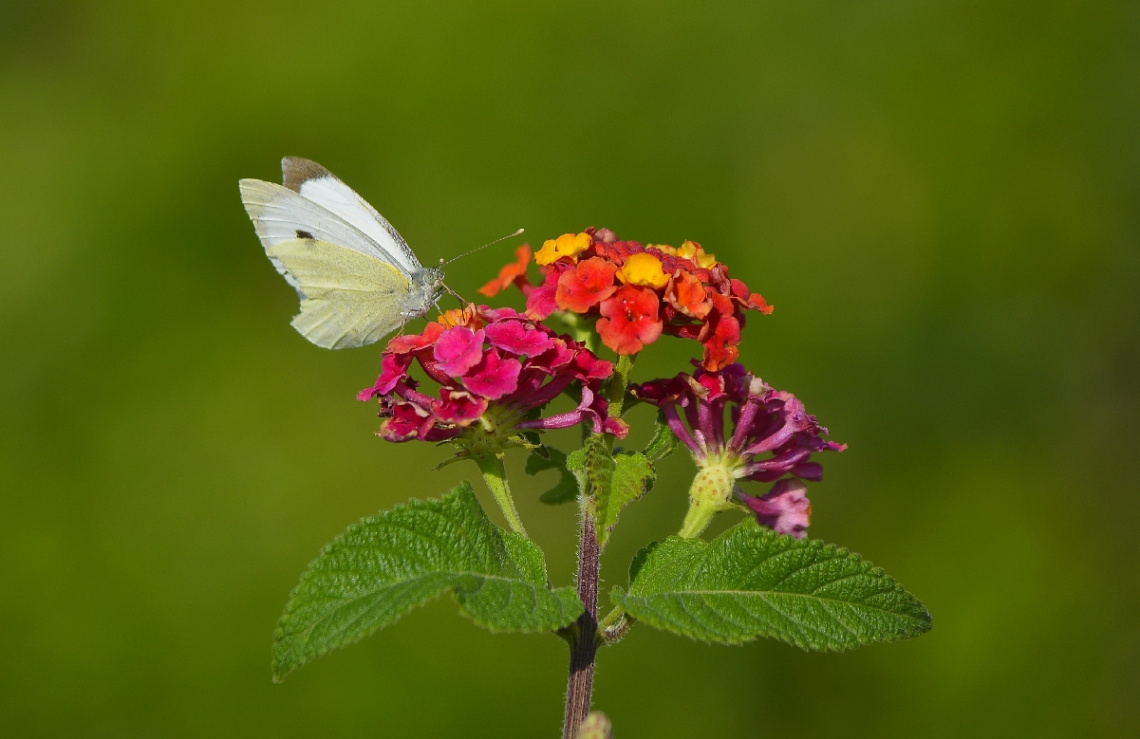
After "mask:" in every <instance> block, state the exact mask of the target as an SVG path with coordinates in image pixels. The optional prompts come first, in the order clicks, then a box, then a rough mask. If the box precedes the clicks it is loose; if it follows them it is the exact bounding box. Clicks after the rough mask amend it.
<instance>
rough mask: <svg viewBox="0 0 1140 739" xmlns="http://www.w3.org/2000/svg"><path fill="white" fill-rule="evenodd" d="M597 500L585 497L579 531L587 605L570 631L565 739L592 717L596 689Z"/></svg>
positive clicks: (581, 581)
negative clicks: (591, 704)
mask: <svg viewBox="0 0 1140 739" xmlns="http://www.w3.org/2000/svg"><path fill="white" fill-rule="evenodd" d="M593 508H594V506H593V501H592V500H590V499H588V498H583V505H582V512H581V526H580V527H579V531H578V535H579V538H578V597H579V598H581V599H582V604H583V605H584V606H586V610H585V612H583V613H582V615H581V616H579V617H578V623H576V624H575V625H574V626H573V627H571V629H570V634H569V641H570V676H569V678H568V679H567V682H566V716H565V719H564V721H563V723H562V739H574V738H575V737H576V736H577V734H578V727H579V726H581V725H582V722H583V721H585V720H586V717H587V716H588V715H589V714H590V694H591V692H593V689H594V657H595V655H596V654H597V652H598V530H597V526H596V524H595V512H594V510H593Z"/></svg>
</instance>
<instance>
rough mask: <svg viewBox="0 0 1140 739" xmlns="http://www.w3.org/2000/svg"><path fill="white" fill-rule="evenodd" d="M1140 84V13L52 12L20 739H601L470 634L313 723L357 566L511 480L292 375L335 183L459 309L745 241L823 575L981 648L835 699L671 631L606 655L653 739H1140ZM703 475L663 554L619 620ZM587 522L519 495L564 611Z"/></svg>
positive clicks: (15, 101)
mask: <svg viewBox="0 0 1140 739" xmlns="http://www.w3.org/2000/svg"><path fill="white" fill-rule="evenodd" d="M1138 79H1140V8H1138V6H1137V4H1136V3H1127V2H1118V3H1108V2H1106V3H1085V2H1077V1H1076V0H1073V1H1072V2H1039V3H1033V4H1023V3H967V2H929V3H908V2H877V3H813V2H806V3H805V2H795V3H793V2H786V3H778V4H774V3H702V4H696V3H684V2H656V3H649V2H640V3H630V2H605V3H601V2H576V3H559V4H548V5H547V4H535V3H523V2H513V3H510V2H492V3H455V2H452V3H423V4H414V3H389V2H375V1H373V2H356V3H328V4H322V3H299V2H282V1H281V0H277V1H276V2H210V1H205V2H204V1H202V0H199V1H198V2H193V3H187V2H165V3H145V2H112V1H108V2H98V3H96V2H44V3H31V2H11V1H8V2H4V3H3V4H2V5H0V162H2V163H3V169H4V171H5V172H7V176H5V177H4V181H3V183H2V184H0V222H2V223H3V224H4V225H5V227H6V236H5V237H4V238H3V239H2V246H0V250H2V251H0V254H2V257H3V272H4V283H3V284H4V287H3V289H2V290H0V307H2V308H3V310H2V312H0V340H2V345H3V361H2V362H0V409H2V410H0V490H2V498H0V559H2V561H3V562H4V566H3V568H2V569H0V629H2V631H3V634H4V635H5V638H6V639H7V641H6V643H7V646H6V647H5V648H4V649H3V658H0V723H2V725H3V726H4V727H5V731H4V733H5V734H6V735H8V736H19V737H40V736H44V737H48V736H75V737H81V736H82V737H85V736H99V737H200V736H213V737H229V736H234V737H257V736H274V737H310V736H335V737H374V736H472V737H474V736H487V737H503V736H536V737H538V736H556V735H557V732H558V729H559V724H560V720H561V711H562V695H563V690H564V681H565V668H566V654H565V651H566V650H565V647H564V645H563V644H562V643H561V642H560V641H559V640H557V639H555V638H553V637H550V636H494V635H491V634H488V633H486V632H483V631H480V630H478V629H477V628H475V627H474V626H473V625H472V624H471V623H470V622H469V621H467V620H464V619H462V618H460V617H459V616H457V615H456V612H455V607H454V605H453V604H452V603H451V602H450V601H449V600H448V599H444V600H441V601H439V602H436V603H433V604H432V605H430V606H429V607H427V608H425V609H423V610H421V611H419V612H416V613H415V614H412V615H411V616H409V617H407V618H405V619H404V620H403V621H401V622H400V623H398V624H397V625H395V626H393V627H391V628H389V629H387V630H384V631H382V632H380V633H379V634H377V635H375V636H373V637H372V638H370V639H368V640H366V641H365V642H363V643H362V644H360V645H358V646H356V647H353V648H351V649H347V650H344V651H341V652H338V653H335V654H333V655H330V656H328V657H326V658H324V659H322V660H320V661H318V662H316V663H315V664H313V665H310V666H307V667H305V668H304V669H302V670H300V671H299V672H297V673H296V674H294V675H292V676H291V677H290V678H289V679H288V680H287V681H286V682H285V683H284V684H283V685H273V684H272V683H271V682H270V673H269V652H270V650H269V644H270V638H271V634H272V631H273V626H274V623H275V620H276V618H277V616H278V614H279V613H280V609H281V607H282V605H283V604H284V602H285V598H286V596H287V594H288V593H289V590H290V589H291V588H292V586H293V585H294V584H295V582H296V580H297V577H298V575H299V573H300V572H301V570H302V568H304V566H305V565H306V564H307V563H308V561H309V560H310V559H311V558H312V557H313V556H314V555H315V554H316V553H317V551H318V550H319V548H320V547H321V546H322V545H323V544H324V543H325V542H327V541H328V540H330V539H331V538H332V537H333V536H335V535H336V534H337V533H338V532H340V531H341V530H342V529H344V528H345V527H346V526H347V525H348V524H349V523H351V522H353V521H355V520H356V519H358V518H359V517H361V516H363V515H366V514H369V513H373V512H376V511H378V510H381V509H387V508H389V507H391V506H392V505H394V504H396V503H398V502H400V501H403V500H405V499H407V498H409V497H412V496H420V497H424V496H431V495H436V494H438V493H441V492H443V491H444V490H446V489H447V488H449V487H450V486H451V485H452V484H454V483H455V482H456V481H457V480H458V479H461V478H463V477H470V478H473V479H477V475H476V471H475V469H474V467H473V466H470V467H467V468H464V467H463V466H460V465H456V466H452V467H448V468H446V469H444V470H442V471H439V472H433V471H430V470H431V467H432V466H433V465H434V464H435V463H437V462H438V461H440V460H441V459H443V458H444V456H445V455H446V454H447V453H448V452H447V450H446V449H437V448H435V447H432V446H430V445H426V444H407V445H403V446H398V447H397V446H393V445H388V444H385V443H383V442H381V441H380V440H378V439H376V438H375V437H374V436H373V435H372V432H373V431H374V430H375V428H376V427H377V421H376V419H375V417H374V408H373V407H371V406H365V405H363V404H360V403H357V402H356V401H355V400H354V399H353V396H354V393H355V392H356V391H357V390H359V389H360V388H362V387H365V386H366V385H369V384H371V382H372V380H373V379H374V377H375V375H376V373H377V370H378V360H379V350H378V349H377V348H376V347H372V348H369V349H364V350H355V351H346V352H329V351H325V350H321V349H318V348H316V347H314V346H311V345H309V344H308V343H307V342H305V341H304V340H303V339H302V338H301V337H300V336H299V335H297V334H296V333H295V332H294V331H293V329H292V328H290V326H289V319H290V317H291V316H292V315H293V314H294V312H295V311H296V297H295V295H294V293H293V291H292V290H291V289H290V288H289V287H287V286H286V285H285V283H284V282H283V281H282V280H281V278H280V277H279V276H277V275H276V274H275V273H274V270H273V269H272V268H271V266H270V265H269V264H268V262H267V261H266V259H265V256H264V254H263V252H262V249H261V247H260V246H259V245H258V243H257V240H256V238H255V236H254V233H253V229H252V227H251V226H250V223H249V221H248V219H247V217H246V215H245V213H244V212H243V210H242V208H241V204H240V202H239V199H238V191H237V180H238V178H240V177H258V178H261V179H268V180H277V179H278V178H279V176H280V175H279V169H278V161H279V159H280V157H281V156H282V155H285V154H296V155H300V156H305V157H310V158H313V159H316V160H317V161H319V162H321V163H323V164H324V165H326V166H327V167H329V168H330V169H331V170H333V171H334V172H336V173H337V174H338V175H340V176H341V177H342V178H343V179H344V180H346V181H347V182H348V183H349V184H350V185H352V186H353V187H354V188H355V189H357V190H358V191H359V192H360V193H361V194H362V195H364V196H365V197H366V198H367V199H368V200H370V201H371V202H372V203H373V204H374V205H376V206H377V207H378V208H379V209H380V210H381V211H382V212H383V213H384V214H385V215H386V216H387V217H388V218H389V219H390V220H391V221H392V222H393V223H394V224H396V226H397V227H398V228H399V229H400V230H401V232H402V233H403V234H404V236H405V237H406V238H407V239H408V241H409V242H411V243H412V245H413V246H414V247H415V248H416V249H417V251H418V253H419V255H420V256H421V258H422V259H423V260H424V261H425V262H429V261H433V260H436V259H438V258H439V257H441V256H443V257H449V256H452V255H454V254H457V253H459V252H460V251H463V250H466V249H470V248H473V247H475V246H478V245H480V244H482V243H484V242H486V241H490V240H491V239H493V238H495V237H498V236H500V235H502V234H505V233H508V232H510V231H511V230H513V229H515V228H517V227H519V226H524V227H526V229H527V232H528V237H529V238H530V239H531V240H532V243H533V242H535V241H537V242H539V243H540V242H541V241H542V240H543V239H545V238H552V237H555V236H557V235H558V234H561V233H563V232H566V231H577V230H580V229H581V228H584V227H585V226H588V225H597V226H608V227H610V228H612V229H614V230H615V231H617V233H618V234H619V235H620V236H623V237H625V238H631V239H637V240H641V241H644V242H657V243H661V242H665V243H673V244H677V243H679V242H680V241H682V240H683V239H686V238H690V239H695V240H698V241H700V242H702V243H703V244H704V245H705V246H706V247H707V248H708V250H709V251H712V252H714V253H715V254H716V255H717V256H718V257H719V258H720V259H721V260H722V261H725V262H727V263H728V264H729V265H730V266H731V268H732V270H733V274H734V275H735V276H738V277H741V278H743V279H745V280H746V281H747V282H748V283H749V284H750V286H751V287H752V288H753V289H754V290H758V291H760V292H762V293H763V294H764V296H765V297H766V298H767V299H768V300H769V301H770V302H771V303H773V304H774V305H775V306H776V312H775V313H774V314H773V315H772V316H770V317H756V318H754V319H753V320H752V321H751V322H750V324H749V326H748V331H747V332H746V337H745V343H744V345H743V354H742V359H743V360H744V361H745V362H746V363H747V364H748V365H749V366H750V367H751V368H752V369H753V370H754V371H756V372H757V373H759V374H760V375H762V376H763V377H764V378H765V379H766V380H768V381H769V382H771V383H773V384H774V385H776V386H778V387H780V388H784V389H788V390H791V391H793V392H795V393H796V394H797V395H798V396H799V397H801V398H802V399H803V400H804V401H805V403H806V404H807V407H808V410H809V411H811V412H813V413H816V414H817V415H818V416H819V418H820V420H821V421H822V422H823V423H824V424H826V425H827V426H829V427H830V428H831V431H832V438H835V439H837V440H839V441H844V442H847V443H848V444H850V449H849V450H848V451H847V452H845V453H844V454H842V455H832V457H831V458H829V459H826V460H825V462H826V466H827V479H826V481H825V482H824V483H821V484H817V485H814V486H813V487H812V491H813V492H812V498H813V500H814V503H815V517H814V522H813V526H812V529H811V531H812V534H813V536H816V537H819V538H822V539H824V540H827V541H831V542H835V543H839V544H842V545H844V546H847V547H850V548H851V549H853V550H855V551H858V552H860V553H862V554H863V555H864V556H866V557H868V558H870V559H871V560H872V561H874V562H875V563H877V564H880V565H882V566H884V567H885V568H886V569H887V570H888V572H889V573H891V574H892V575H894V576H896V577H897V578H899V580H901V581H902V583H903V584H904V585H906V586H907V588H908V589H910V590H911V591H912V592H914V593H915V594H916V595H918V596H919V597H920V598H921V599H922V600H923V601H924V602H925V603H926V605H927V606H928V608H929V609H930V611H931V612H932V613H933V615H934V630H933V631H932V632H931V633H930V634H928V635H926V636H924V637H922V638H920V639H917V640H914V641H911V642H905V643H899V644H892V645H882V646H873V647H867V648H864V649H862V650H859V651H856V652H853V653H849V654H807V653H803V652H800V651H798V650H796V649H795V648H792V647H788V646H785V645H783V644H778V643H768V642H761V643H755V644H751V645H748V646H746V647H741V648H728V647H711V646H703V645H699V644H694V643H689V642H687V641H685V640H683V639H681V638H678V637H674V636H671V635H668V634H664V633H660V632H655V631H653V630H651V629H648V628H644V627H643V628H637V629H635V630H634V631H633V632H632V634H631V635H630V636H629V637H628V638H627V639H626V640H625V641H624V642H622V643H621V644H620V645H618V646H617V647H615V648H612V649H609V650H606V651H604V652H603V653H602V654H601V655H600V663H599V672H598V678H597V683H596V686H595V703H596V705H597V706H598V707H600V708H602V709H604V710H606V711H607V712H609V714H610V715H611V717H612V718H613V720H614V722H615V724H616V727H617V736H618V737H619V739H635V738H638V737H663V736H670V737H672V736H676V737H692V736H741V737H743V736H780V735H786V734H789V733H792V732H796V733H798V735H802V736H844V737H847V736H850V737H862V736H870V735H874V736H882V737H894V736H907V737H910V736H932V737H963V736H1057V737H1064V736H1076V735H1084V736H1094V735H1095V736H1135V735H1137V733H1138V732H1140V708H1138V706H1140V616H1138V613H1140V611H1138V609H1140V587H1138V583H1140V552H1138V543H1137V541H1138V538H1137V524H1138V523H1140V503H1138V495H1137V494H1138V492H1140V490H1138V485H1137V482H1138V474H1137V465H1136V462H1135V459H1136V453H1135V451H1134V448H1133V447H1134V444H1135V443H1136V436H1137V431H1138V428H1137V427H1138V424H1137V413H1138V412H1140V402H1138V400H1140V382H1138V379H1137V377H1138V375H1140V342H1138V339H1140V309H1138V307H1137V297H1138V295H1140V289H1138V288H1140V248H1138V243H1140V146H1138V141H1140V137H1138V135H1137V132H1138V131H1140V85H1138V84H1137V80H1138ZM513 246H514V244H503V245H500V246H497V247H493V248H491V249H488V250H486V251H483V252H481V253H479V254H478V255H476V256H473V257H471V258H469V259H467V260H465V261H463V262H460V263H458V264H456V265H453V266H452V267H451V268H450V272H449V284H450V285H451V286H452V287H454V288H455V289H456V290H458V291H459V292H461V293H463V294H466V295H473V294H474V291H475V289H476V288H477V287H478V286H479V285H480V284H482V283H483V282H484V281H485V280H486V279H488V278H489V277H491V276H493V275H494V274H495V272H496V270H497V269H498V266H499V265H500V264H502V263H504V262H506V261H508V260H509V259H510V258H511V257H512V254H513ZM689 349H690V347H689V346H685V345H682V343H681V342H676V341H668V342H662V343H660V344H658V345H657V346H655V347H654V349H653V351H651V352H647V353H646V355H645V356H644V358H643V361H642V362H640V364H639V367H638V376H639V377H640V378H641V379H648V377H650V376H652V375H663V374H673V373H675V372H676V371H678V370H679V369H681V368H682V366H683V362H684V360H685V359H686V357H687V352H688V351H689ZM1129 459H1132V460H1133V461H1132V462H1129V461H1128V460H1129ZM519 461H520V460H519V459H518V458H516V459H515V460H514V464H515V465H516V468H517V467H518V464H519ZM690 469H691V463H690V462H689V461H688V460H687V459H686V458H684V457H683V455H679V456H677V457H675V458H674V459H672V460H670V462H669V464H668V465H667V468H666V471H665V474H664V479H663V481H662V483H661V485H660V486H659V487H658V488H657V489H656V490H655V491H654V492H653V493H652V495H651V496H650V497H649V498H647V499H646V500H645V501H644V502H642V503H640V504H639V505H638V506H637V507H634V508H632V509H630V510H629V511H628V513H627V514H626V516H625V517H624V519H623V525H622V527H621V528H619V529H618V531H617V533H616V534H615V537H614V540H613V543H612V545H611V548H610V550H609V551H607V553H606V557H605V560H604V563H603V564H604V568H605V569H604V576H605V579H606V583H605V585H604V587H605V589H607V590H608V588H609V587H610V586H613V585H619V584H624V583H625V568H626V566H627V564H628V562H629V558H630V556H631V555H632V554H633V552H634V551H636V549H637V548H639V547H640V546H642V545H644V544H645V543H647V542H648V541H650V540H652V539H655V538H659V537H661V536H664V535H666V534H668V533H670V532H671V531H673V530H675V529H676V527H677V526H678V525H679V522H680V518H681V515H682V513H683V510H684V506H685V502H684V497H685V496H684V491H685V489H686V486H687V479H688V475H689V474H690V473H689V470H690ZM547 482H548V480H546V479H543V478H539V479H538V480H529V479H523V478H521V477H520V478H519V479H517V480H516V482H515V484H516V486H517V492H518V497H519V498H520V508H521V511H522V514H523V517H524V519H525V520H526V522H527V525H528V528H530V529H531V531H532V533H533V534H534V535H535V537H536V538H537V539H538V540H539V541H540V543H542V544H543V545H544V547H545V548H546V549H547V552H548V557H549V561H550V568H551V572H552V575H553V577H554V579H555V581H556V582H557V583H559V584H564V583H568V582H569V581H570V578H571V572H572V558H573V521H574V515H573V511H572V510H571V509H570V508H569V507H566V508H558V509H547V508H544V507H542V506H541V505H540V504H538V503H537V502H535V498H536V497H537V494H538V493H539V492H541V489H542V486H543V485H544V484H545V483H547ZM725 523H727V522H721V524H722V525H723V524H725Z"/></svg>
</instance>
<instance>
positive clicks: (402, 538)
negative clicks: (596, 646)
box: [273, 482, 583, 681]
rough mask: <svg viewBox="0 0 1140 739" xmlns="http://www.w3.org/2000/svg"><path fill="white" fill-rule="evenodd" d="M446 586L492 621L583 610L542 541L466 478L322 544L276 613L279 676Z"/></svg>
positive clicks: (539, 619)
mask: <svg viewBox="0 0 1140 739" xmlns="http://www.w3.org/2000/svg"><path fill="white" fill-rule="evenodd" d="M447 590H451V591H452V592H454V594H455V599H456V600H457V601H458V602H459V607H460V610H461V611H463V612H464V613H465V614H467V615H468V616H470V617H471V618H472V619H474V621H475V623H477V624H479V625H480V626H483V627H485V628H488V629H491V630H492V631H553V630H556V629H559V628H562V627H563V626H567V625H569V624H571V623H573V622H574V621H575V620H576V619H577V618H578V616H579V615H581V613H582V611H583V607H582V602H581V601H580V600H578V596H577V594H576V593H575V592H574V588H571V587H564V588H558V589H557V590H551V589H550V587H549V586H548V584H547V578H546V563H545V561H544V559H543V556H542V551H541V550H540V549H539V548H538V546H537V545H535V544H534V542H532V541H530V540H529V539H527V538H526V537H525V536H522V535H521V534H516V533H513V532H507V531H503V530H501V529H499V528H498V527H496V526H495V525H494V524H492V523H491V521H490V520H489V519H488V518H487V514H486V513H484V512H483V509H482V508H481V507H480V505H479V501H478V500H476V498H475V493H474V492H473V491H472V490H471V485H470V483H467V482H464V483H462V484H461V485H458V486H457V487H455V488H454V489H452V491H451V492H450V493H448V494H447V495H445V496H443V497H442V498H440V499H438V500H426V501H421V500H413V501H411V502H409V503H407V504H405V505H401V506H397V507H396V508H394V509H392V510H391V511H388V512H386V513H381V514H379V515H377V516H369V517H367V518H365V519H363V520H361V521H360V522H359V523H356V524H354V525H352V526H350V527H349V528H348V530H347V531H345V532H344V533H343V534H341V535H340V536H338V537H337V538H336V539H334V540H333V542H332V543H331V544H329V545H328V546H326V547H325V549H324V551H322V552H321V554H320V555H319V556H318V557H317V558H316V559H315V560H314V561H313V563H312V564H311V565H309V569H308V570H306V571H305V573H304V574H303V575H302V576H301V582H300V583H299V584H298V585H297V587H296V588H295V589H294V590H293V593H292V595H291V596H290V598H289V602H288V604H286V606H285V612H284V613H283V614H282V616H281V620H280V621H279V622H278V625H277V630H276V632H275V633H274V645H273V674H274V680H276V681H280V680H281V679H282V678H284V677H285V675H287V674H288V673H289V672H290V671H292V670H293V669H294V668H296V667H299V666H300V665H303V664H305V663H306V662H309V661H310V660H313V659H315V658H316V657H319V656H321V655H323V654H325V653H326V652H329V651H330V650H333V649H337V648H339V647H343V646H347V645H349V644H353V643H355V642H357V641H359V640H361V639H363V638H364V637H365V636H368V635H369V634H371V633H372V632H374V631H376V630H377V629H380V628H382V627H384V626H387V625H389V624H391V623H394V622H395V621H396V620H397V619H399V618H400V617H401V616H403V615H404V614H405V613H407V612H408V611H411V610H412V609H413V608H415V607H416V606H419V605H423V604H424V603H426V602H428V601H430V600H432V599H433V598H436V597H437V596H439V595H440V594H441V593H443V592H444V591H447Z"/></svg>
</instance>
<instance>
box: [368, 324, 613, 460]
mask: <svg viewBox="0 0 1140 739" xmlns="http://www.w3.org/2000/svg"><path fill="white" fill-rule="evenodd" d="M413 362H418V363H419V365H420V367H421V368H422V369H423V371H424V373H425V374H426V375H427V376H428V377H429V378H430V379H432V380H434V381H435V382H437V383H439V385H440V388H439V393H438V395H437V396H432V395H427V394H425V393H422V392H420V391H419V389H418V388H419V383H418V382H417V381H416V380H415V379H413V378H412V377H410V376H409V374H408V371H409V370H410V369H411V366H412V363H413ZM381 367H382V371H381V373H380V377H379V378H377V380H376V384H375V385H373V386H372V387H370V388H366V389H365V390H362V391H361V392H360V393H359V394H358V395H357V398H358V399H359V400H370V399H372V398H374V397H379V398H380V416H381V417H382V418H383V419H384V421H383V423H382V424H381V427H380V431H379V432H377V433H378V435H379V436H381V437H383V438H384V439H386V440H388V441H409V440H411V439H421V440H423V441H442V440H446V439H452V438H454V437H456V436H458V435H459V434H461V433H462V432H463V431H464V430H465V429H466V428H468V427H470V426H472V425H473V424H475V423H476V422H479V421H481V422H483V423H484V424H493V425H494V426H495V427H496V428H497V429H498V430H499V431H500V432H502V433H510V432H513V431H514V430H527V429H551V428H566V427H569V426H573V425H575V424H578V423H581V422H582V421H587V420H589V421H592V422H593V426H594V430H595V432H601V431H606V432H608V433H612V434H615V435H617V436H624V435H625V431H626V426H625V423H624V422H623V421H620V420H618V419H611V418H609V417H608V416H607V414H606V409H607V404H606V400H605V399H604V398H603V397H602V396H601V395H600V394H599V389H600V385H601V381H602V380H604V379H606V378H607V377H609V376H610V375H611V374H612V373H613V365H612V364H611V363H610V362H606V361H603V360H601V359H598V358H597V357H596V356H595V355H594V354H593V353H592V352H591V351H589V350H588V349H586V348H585V347H584V346H583V345H582V344H580V343H579V342H576V341H573V340H572V339H570V338H569V337H567V336H558V335H557V334H555V333H554V331H552V330H551V329H549V328H547V327H546V326H543V325H541V324H539V323H536V322H534V321H532V320H530V319H529V318H527V317H526V316H523V315H520V314H519V313H518V312H517V311H515V310H513V309H511V308H500V309H497V310H493V309H491V308H488V307H486V306H474V305H469V306H467V308H465V309H463V310H454V311H448V312H447V313H444V314H443V315H441V316H440V317H439V320H438V321H437V322H435V323H429V324H428V325H427V327H426V328H425V329H424V331H423V333H421V334H414V335H403V336H397V337H396V338H394V339H392V340H391V341H390V342H388V346H387V348H386V349H385V350H384V354H383V359H382V360H381ZM574 381H578V382H579V383H581V402H580V403H579V405H578V407H577V408H576V409H575V410H573V411H570V412H568V413H562V414H559V415H556V416H550V417H547V418H537V417H533V416H535V415H536V411H537V409H540V408H541V407H543V406H545V405H546V404H547V403H549V402H550V401H551V400H553V399H554V398H556V397H557V396H558V395H559V394H560V393H561V392H562V391H563V390H566V389H567V388H568V387H569V386H570V384H571V383H572V382H574Z"/></svg>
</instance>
